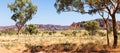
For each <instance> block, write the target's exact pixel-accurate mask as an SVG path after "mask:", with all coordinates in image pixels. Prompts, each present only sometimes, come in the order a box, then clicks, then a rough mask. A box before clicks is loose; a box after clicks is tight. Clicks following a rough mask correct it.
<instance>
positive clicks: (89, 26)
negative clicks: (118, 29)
mask: <svg viewBox="0 0 120 53" xmlns="http://www.w3.org/2000/svg"><path fill="white" fill-rule="evenodd" d="M84 28H85V30H87V31H88V32H89V34H90V35H95V34H96V31H97V30H98V29H99V28H100V27H99V23H98V22H97V21H88V22H86V23H85V24H84Z"/></svg>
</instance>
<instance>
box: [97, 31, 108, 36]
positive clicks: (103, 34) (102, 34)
mask: <svg viewBox="0 0 120 53" xmlns="http://www.w3.org/2000/svg"><path fill="white" fill-rule="evenodd" d="M98 34H99V35H100V36H105V35H106V34H105V33H104V32H98Z"/></svg>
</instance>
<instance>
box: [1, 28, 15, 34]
mask: <svg viewBox="0 0 120 53" xmlns="http://www.w3.org/2000/svg"><path fill="white" fill-rule="evenodd" d="M1 33H3V34H8V35H15V34H16V33H17V31H16V30H13V29H6V30H3V31H1Z"/></svg>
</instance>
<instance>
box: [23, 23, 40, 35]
mask: <svg viewBox="0 0 120 53" xmlns="http://www.w3.org/2000/svg"><path fill="white" fill-rule="evenodd" d="M25 32H28V33H29V34H30V35H32V34H37V33H38V30H37V27H36V26H35V25H34V24H30V25H28V26H27V27H26V28H25Z"/></svg>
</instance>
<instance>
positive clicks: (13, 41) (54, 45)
mask: <svg viewBox="0 0 120 53" xmlns="http://www.w3.org/2000/svg"><path fill="white" fill-rule="evenodd" d="M101 33H103V34H101ZM105 34H106V33H105V31H103V30H101V31H100V33H97V34H96V35H94V36H91V35H89V34H88V32H86V31H85V30H59V31H54V32H53V31H40V33H39V34H37V35H35V34H34V35H26V34H22V35H20V38H19V39H18V37H17V35H5V34H3V35H1V36H0V53H36V52H41V53H51V52H53V53H63V52H64V53H65V52H66V53H68V52H69V53H87V52H94V53H107V52H110V53H114V52H116V53H119V52H120V35H118V36H119V40H118V47H117V48H116V49H113V48H112V43H113V36H112V33H111V34H109V39H110V46H109V47H107V39H106V35H105Z"/></svg>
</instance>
